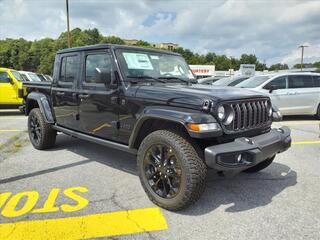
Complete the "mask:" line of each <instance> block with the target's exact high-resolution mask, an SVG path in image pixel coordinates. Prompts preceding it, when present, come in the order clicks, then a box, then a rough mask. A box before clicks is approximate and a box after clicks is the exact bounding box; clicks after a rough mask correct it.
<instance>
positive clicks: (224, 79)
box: [212, 77, 231, 86]
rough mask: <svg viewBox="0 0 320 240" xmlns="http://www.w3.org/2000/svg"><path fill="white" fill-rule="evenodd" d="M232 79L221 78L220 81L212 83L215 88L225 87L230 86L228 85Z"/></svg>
mask: <svg viewBox="0 0 320 240" xmlns="http://www.w3.org/2000/svg"><path fill="white" fill-rule="evenodd" d="M230 80H231V78H230V77H226V78H221V79H219V80H218V81H216V82H214V83H212V85H214V86H224V85H228V83H229V82H230Z"/></svg>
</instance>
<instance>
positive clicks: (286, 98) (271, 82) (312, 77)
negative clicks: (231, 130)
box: [236, 72, 320, 119]
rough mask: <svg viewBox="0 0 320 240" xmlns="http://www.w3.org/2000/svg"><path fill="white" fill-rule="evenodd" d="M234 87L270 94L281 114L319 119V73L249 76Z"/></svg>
mask: <svg viewBox="0 0 320 240" xmlns="http://www.w3.org/2000/svg"><path fill="white" fill-rule="evenodd" d="M236 87H243V88H250V89H252V90H256V91H259V92H263V93H266V94H268V95H269V96H270V98H271V101H272V104H273V105H275V106H276V107H278V108H279V110H280V112H281V114H282V115H316V116H317V117H318V118H319V119H320V74H319V73H306V72H301V73H281V74H269V75H261V76H254V77H251V78H249V79H247V80H245V81H243V82H241V83H239V84H238V85H236Z"/></svg>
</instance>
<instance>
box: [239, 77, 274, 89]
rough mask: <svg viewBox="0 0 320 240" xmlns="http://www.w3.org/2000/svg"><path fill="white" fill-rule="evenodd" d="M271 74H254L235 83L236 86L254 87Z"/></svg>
mask: <svg viewBox="0 0 320 240" xmlns="http://www.w3.org/2000/svg"><path fill="white" fill-rule="evenodd" d="M271 77H272V76H254V77H251V78H248V79H247V80H244V81H243V82H241V83H239V84H238V85H236V87H242V88H255V87H258V86H260V85H261V84H262V83H264V82H265V81H267V80H268V79H270V78H271Z"/></svg>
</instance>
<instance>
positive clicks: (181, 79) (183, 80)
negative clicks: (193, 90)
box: [159, 76, 198, 84]
mask: <svg viewBox="0 0 320 240" xmlns="http://www.w3.org/2000/svg"><path fill="white" fill-rule="evenodd" d="M159 79H174V80H179V81H181V82H185V83H188V84H189V83H198V82H197V80H190V81H189V80H187V79H184V78H179V77H174V76H170V77H169V76H168V77H159Z"/></svg>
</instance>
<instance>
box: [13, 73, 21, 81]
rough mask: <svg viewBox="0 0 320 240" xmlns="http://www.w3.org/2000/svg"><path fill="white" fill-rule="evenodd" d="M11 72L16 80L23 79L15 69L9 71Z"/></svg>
mask: <svg viewBox="0 0 320 240" xmlns="http://www.w3.org/2000/svg"><path fill="white" fill-rule="evenodd" d="M11 73H12V74H13V76H14V77H15V78H16V79H17V80H18V81H23V79H22V76H21V74H20V73H19V72H17V71H11Z"/></svg>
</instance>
